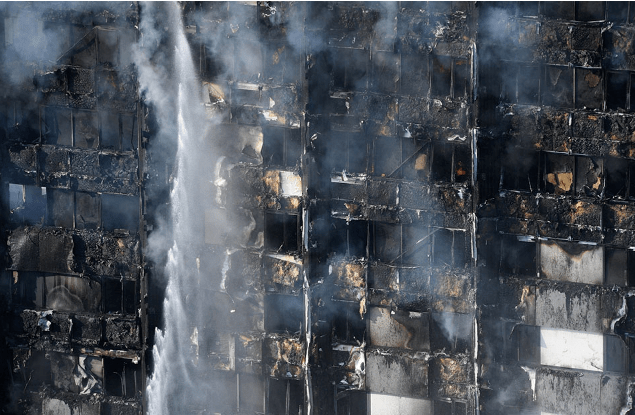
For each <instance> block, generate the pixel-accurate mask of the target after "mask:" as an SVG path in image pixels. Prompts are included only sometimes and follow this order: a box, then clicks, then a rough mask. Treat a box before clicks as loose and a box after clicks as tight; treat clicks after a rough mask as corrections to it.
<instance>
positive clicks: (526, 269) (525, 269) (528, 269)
mask: <svg viewBox="0 0 635 415" xmlns="http://www.w3.org/2000/svg"><path fill="white" fill-rule="evenodd" d="M529 238H531V240H523V239H529ZM534 239H535V238H533V237H527V236H524V235H509V234H502V235H500V244H501V245H500V251H499V252H500V259H499V263H498V267H497V268H498V273H499V275H514V276H522V277H527V278H535V277H536V276H537V275H538V274H537V273H538V269H539V268H538V267H539V265H540V257H539V255H538V244H537V242H536V241H535V240H534ZM513 245H516V247H515V250H517V251H524V252H527V250H523V249H522V247H523V246H525V247H526V248H527V249H532V250H533V258H531V259H530V260H529V261H526V262H525V263H524V264H522V263H520V262H519V261H511V263H506V262H505V261H506V258H509V255H507V254H508V252H509V250H510V249H512V246H513ZM532 245H533V246H532ZM508 266H511V267H508ZM532 268H533V269H532Z"/></svg>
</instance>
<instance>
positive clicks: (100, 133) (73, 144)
mask: <svg viewBox="0 0 635 415" xmlns="http://www.w3.org/2000/svg"><path fill="white" fill-rule="evenodd" d="M48 111H51V112H52V113H53V114H55V117H56V118H55V120H54V123H55V124H54V128H57V127H56V126H57V125H58V120H57V113H59V112H66V113H68V115H69V121H70V126H68V128H69V131H68V133H69V134H70V137H69V139H68V140H67V141H69V142H70V144H69V143H59V138H58V136H57V135H56V136H55V139H54V141H55V142H51V139H47V136H48V128H50V126H49V125H48V121H49V120H50V118H49V115H48ZM80 113H81V114H91V116H92V117H94V118H95V120H96V125H97V126H96V132H97V136H96V141H97V143H96V144H94V145H92V146H90V147H83V146H80V145H78V142H77V135H78V133H77V131H76V129H77V118H78V114H80ZM106 116H114V117H116V118H117V126H116V131H117V139H116V140H117V141H116V143H115V145H114V146H112V145H110V143H109V145H105V144H104V143H103V141H104V130H105V128H104V126H105V124H106V122H105V117H106ZM128 127H130V128H128ZM39 128H40V137H41V140H38V141H41V143H42V144H45V145H55V146H61V147H67V148H74V149H83V150H87V151H90V150H92V151H98V150H106V151H114V152H117V153H129V152H135V151H136V150H137V149H138V148H139V132H138V119H137V114H136V113H135V112H130V111H127V112H126V111H124V112H120V111H110V110H107V109H78V108H68V107H61V106H56V105H42V106H40V127H39ZM128 132H132V135H131V136H130V137H129V140H128V139H127V133H128Z"/></svg>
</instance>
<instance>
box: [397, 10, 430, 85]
mask: <svg viewBox="0 0 635 415" xmlns="http://www.w3.org/2000/svg"><path fill="white" fill-rule="evenodd" d="M402 7H403V5H402ZM411 65H412V68H411ZM420 67H421V68H423V69H424V70H425V73H423V72H422V71H421V70H420V69H418V68H420ZM409 69H410V70H409ZM400 70H401V77H400V78H399V92H400V93H401V95H411V94H412V93H413V91H414V95H415V96H428V95H429V93H430V82H431V76H430V71H431V69H430V54H428V53H413V54H404V53H402V54H401V64H400ZM406 74H407V75H406ZM411 74H412V75H411ZM406 78H407V81H406V82H404V79H406ZM411 84H415V85H417V86H415V85H411Z"/></svg>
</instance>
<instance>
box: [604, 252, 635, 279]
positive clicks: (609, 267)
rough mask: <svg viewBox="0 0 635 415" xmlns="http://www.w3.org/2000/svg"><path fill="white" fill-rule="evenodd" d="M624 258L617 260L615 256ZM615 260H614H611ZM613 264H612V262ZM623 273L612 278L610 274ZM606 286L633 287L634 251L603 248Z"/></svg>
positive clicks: (634, 270) (634, 274)
mask: <svg viewBox="0 0 635 415" xmlns="http://www.w3.org/2000/svg"><path fill="white" fill-rule="evenodd" d="M618 254H621V255H623V256H624V257H623V258H621V259H619V258H617V257H616V255H618ZM613 258H615V259H613ZM612 260H613V261H615V262H613V261H612ZM619 272H623V275H622V276H621V277H620V276H616V277H613V275H612V274H615V273H619ZM603 284H604V285H607V286H618V287H635V251H634V250H632V249H628V248H621V247H614V246H610V245H606V246H605V247H604V278H603Z"/></svg>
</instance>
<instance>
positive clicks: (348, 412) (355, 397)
mask: <svg viewBox="0 0 635 415" xmlns="http://www.w3.org/2000/svg"><path fill="white" fill-rule="evenodd" d="M333 389H334V390H333V394H334V399H333V401H334V402H333V403H334V406H335V408H334V410H335V415H366V414H367V413H368V412H367V411H368V407H367V405H368V400H367V399H368V398H367V393H366V391H364V390H354V389H345V390H338V385H334V387H333Z"/></svg>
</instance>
